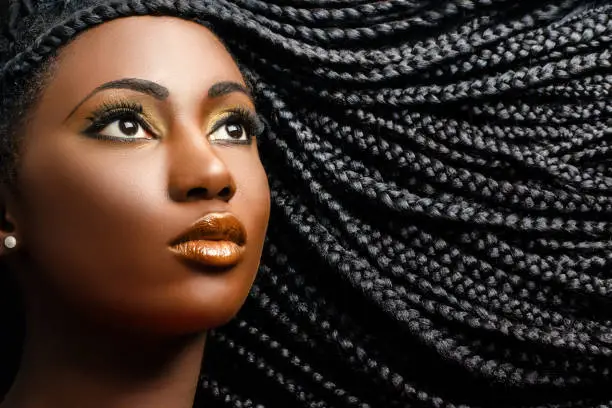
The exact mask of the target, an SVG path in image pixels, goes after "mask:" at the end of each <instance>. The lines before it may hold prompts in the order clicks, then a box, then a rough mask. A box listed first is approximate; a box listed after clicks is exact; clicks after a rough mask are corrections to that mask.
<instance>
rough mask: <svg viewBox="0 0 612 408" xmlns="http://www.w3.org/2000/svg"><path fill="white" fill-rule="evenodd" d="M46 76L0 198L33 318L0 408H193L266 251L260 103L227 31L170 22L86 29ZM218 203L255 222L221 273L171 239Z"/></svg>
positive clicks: (13, 265) (10, 253)
mask: <svg viewBox="0 0 612 408" xmlns="http://www.w3.org/2000/svg"><path fill="white" fill-rule="evenodd" d="M53 71H54V72H53V75H52V77H51V79H50V80H49V83H48V85H47V86H46V87H45V90H44V92H43V95H42V98H41V100H40V102H39V103H38V105H37V106H36V107H35V109H34V110H33V112H32V118H31V120H29V121H28V123H27V126H26V128H25V129H24V132H25V134H24V136H25V138H24V154H23V156H22V158H21V162H20V167H19V177H18V180H17V184H16V185H17V187H18V188H17V191H14V190H10V189H7V188H3V189H2V195H1V197H0V198H1V199H2V201H1V202H0V204H1V205H0V208H1V209H2V220H3V222H2V225H3V226H2V230H1V231H0V239H2V240H4V238H5V237H6V236H7V235H13V236H15V237H16V238H17V240H18V247H17V248H15V249H13V250H10V249H6V248H4V247H2V248H1V249H0V251H1V252H0V254H1V255H2V256H4V257H6V260H7V261H8V262H9V265H10V270H11V272H12V273H15V274H16V277H17V280H18V282H19V284H20V287H21V289H22V291H23V293H24V299H25V307H26V321H27V339H26V343H25V352H24V356H23V359H22V363H21V366H20V371H19V373H18V376H17V380H16V382H15V383H14V385H13V388H12V389H11V391H10V392H9V394H8V396H7V397H6V399H5V400H4V402H3V403H2V404H1V405H0V407H2V408H29V407H43V406H44V407H62V408H65V407H105V408H115V407H117V408H118V407H130V408H134V407H164V408H166V407H172V408H186V407H191V405H192V403H193V397H194V394H195V390H196V382H197V378H198V374H199V370H200V362H201V358H202V356H203V352H204V343H205V337H206V331H207V330H208V329H210V328H213V327H217V326H219V325H222V324H224V323H226V322H227V321H228V320H230V319H231V318H232V317H233V316H234V315H235V314H236V313H237V312H238V310H239V308H240V307H241V306H242V304H243V303H244V301H245V299H246V296H247V294H248V291H249V289H250V287H251V285H252V283H253V280H254V278H255V274H256V271H257V268H258V265H259V260H260V256H261V252H262V248H263V242H264V236H265V232H266V227H267V223H268V218H269V212H270V198H269V197H270V192H269V188H268V182H267V177H266V174H265V172H264V169H263V167H262V164H261V161H260V159H259V153H258V151H257V144H256V141H255V137H253V135H250V134H249V133H254V130H252V129H251V128H252V127H253V126H251V125H252V124H251V123H250V122H249V120H251V119H252V118H251V116H255V112H256V111H255V106H254V103H253V100H252V98H251V97H250V96H249V94H248V91H247V90H246V85H245V82H244V79H243V77H242V75H241V73H240V71H239V69H238V67H237V66H236V64H235V62H234V60H233V59H232V57H231V55H230V54H229V53H228V52H227V51H226V49H225V48H224V47H223V45H222V44H221V43H220V41H219V40H218V39H217V38H216V37H215V36H214V35H213V34H212V33H211V32H210V31H209V30H207V29H206V28H204V27H203V26H201V25H198V24H195V23H192V22H188V21H184V20H180V19H176V18H171V17H150V16H147V17H130V18H124V19H118V20H114V21H111V22H109V23H105V24H103V25H101V26H99V27H96V28H94V29H91V30H89V31H87V32H85V33H84V34H82V35H80V36H79V37H78V38H77V39H76V40H75V41H74V42H72V43H71V44H69V45H68V46H66V47H65V48H64V49H62V50H61V52H60V54H59V56H58V60H57V62H56V65H55V68H54V70H53ZM113 109H114V111H113ZM105 110H106V111H105ZM109 110H110V111H112V112H113V115H114V116H112V115H111V116H109V115H108V114H107V113H108V111H109ZM104 112H106V113H104ZM117 112H119V113H117ZM236 112H242V113H240V114H237V113H236ZM105 115H106V116H105ZM100 116H102V117H100ZM228 117H231V118H232V121H231V122H228ZM255 118H256V116H255ZM92 120H93V122H92ZM139 121H141V122H139ZM222 121H226V122H224V123H225V124H224V125H223V124H222V126H220V127H219V126H218V125H219V124H220V123H222ZM227 123H230V124H231V125H232V126H229V127H228V126H227ZM92 124H95V125H96V126H94V127H95V129H92ZM100 136H102V138H100ZM109 136H110V137H114V139H108V137H109ZM126 139H130V140H128V141H129V142H128V143H124V142H125V141H126ZM210 212H230V213H232V214H234V215H235V216H236V217H237V218H238V219H239V220H240V221H241V222H242V223H243V224H244V226H245V229H246V232H247V243H246V245H245V246H246V253H245V255H244V258H243V259H242V260H241V261H240V263H238V264H237V265H236V266H234V267H232V268H230V269H227V270H223V271H217V270H204V269H202V268H197V267H195V266H193V265H189V264H185V263H183V262H180V261H179V260H178V259H177V258H176V257H175V256H173V254H172V253H171V252H170V251H169V250H168V242H169V240H171V239H172V238H174V237H176V236H177V235H179V234H180V233H181V232H182V231H184V230H185V229H186V228H188V227H189V226H190V225H191V224H192V223H193V222H194V221H195V220H197V219H199V218H200V217H202V216H204V215H205V214H208V213H210Z"/></svg>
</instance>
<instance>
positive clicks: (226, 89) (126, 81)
mask: <svg viewBox="0 0 612 408" xmlns="http://www.w3.org/2000/svg"><path fill="white" fill-rule="evenodd" d="M106 89H131V90H133V91H136V92H141V93H144V94H147V95H150V96H152V97H153V98H155V99H158V100H164V99H166V98H168V96H170V91H169V90H168V88H166V87H165V86H163V85H160V84H158V83H156V82H153V81H149V80H146V79H140V78H123V79H118V80H115V81H110V82H106V83H104V84H102V85H100V86H98V87H97V88H96V89H94V90H93V91H91V92H90V93H89V95H87V96H86V97H85V98H83V100H82V101H81V102H79V103H78V104H77V106H75V108H74V109H73V110H72V111H71V112H70V114H69V115H68V117H70V116H72V115H73V114H74V112H76V111H77V109H79V107H80V106H81V105H83V104H84V103H85V102H86V101H87V100H88V99H89V98H91V97H92V96H94V95H95V94H97V93H98V92H100V91H103V90H106ZM233 92H240V93H243V94H245V95H246V96H248V97H249V98H250V99H251V100H253V96H252V95H251V92H250V90H249V89H248V88H247V87H246V86H244V85H242V84H241V83H238V82H233V81H223V82H217V83H216V84H214V85H213V86H211V87H210V88H209V89H208V97H209V98H211V99H213V98H220V97H222V96H225V95H228V94H231V93H233Z"/></svg>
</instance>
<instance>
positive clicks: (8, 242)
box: [4, 235, 17, 249]
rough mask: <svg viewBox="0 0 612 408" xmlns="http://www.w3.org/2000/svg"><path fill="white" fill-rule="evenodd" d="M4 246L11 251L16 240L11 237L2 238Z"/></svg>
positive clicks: (15, 244)
mask: <svg viewBox="0 0 612 408" xmlns="http://www.w3.org/2000/svg"><path fill="white" fill-rule="evenodd" d="M4 246H5V247H6V248H8V249H13V248H15V247H16V246H17V238H15V237H14V236H12V235H9V236H8V237H6V238H4Z"/></svg>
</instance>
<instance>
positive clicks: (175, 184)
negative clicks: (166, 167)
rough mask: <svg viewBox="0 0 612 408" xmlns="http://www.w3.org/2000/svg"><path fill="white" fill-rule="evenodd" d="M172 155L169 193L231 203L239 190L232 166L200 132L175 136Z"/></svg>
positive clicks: (178, 198) (187, 198)
mask: <svg viewBox="0 0 612 408" xmlns="http://www.w3.org/2000/svg"><path fill="white" fill-rule="evenodd" d="M170 154H171V158H170V162H171V164H170V174H169V182H168V184H169V185H168V192H169V195H170V198H171V199H172V200H174V201H177V202H185V201H197V200H213V199H218V200H222V201H225V202H228V201H229V200H231V198H232V197H233V196H234V194H235V193H236V184H235V182H234V179H233V177H232V174H231V172H230V171H229V168H228V167H227V165H226V164H225V163H224V162H223V160H221V158H220V157H219V155H218V153H217V152H215V149H214V147H213V146H212V145H211V144H210V143H209V142H208V141H207V140H206V139H205V137H204V136H203V135H202V134H201V133H198V132H190V135H185V136H184V137H176V138H174V143H173V144H172V146H171V148H170Z"/></svg>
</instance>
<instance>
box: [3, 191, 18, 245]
mask: <svg viewBox="0 0 612 408" xmlns="http://www.w3.org/2000/svg"><path fill="white" fill-rule="evenodd" d="M17 210H18V206H17V202H16V196H15V194H14V192H12V191H11V189H9V188H6V187H5V186H4V185H0V257H4V256H5V255H7V254H8V253H11V252H13V251H15V249H17V248H18V247H19V242H20V239H19V228H18V221H17V220H18V214H17ZM9 236H12V237H14V238H15V239H16V240H17V247H15V248H12V249H11V248H7V247H6V246H5V245H4V242H5V239H6V238H7V237H9Z"/></svg>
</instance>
